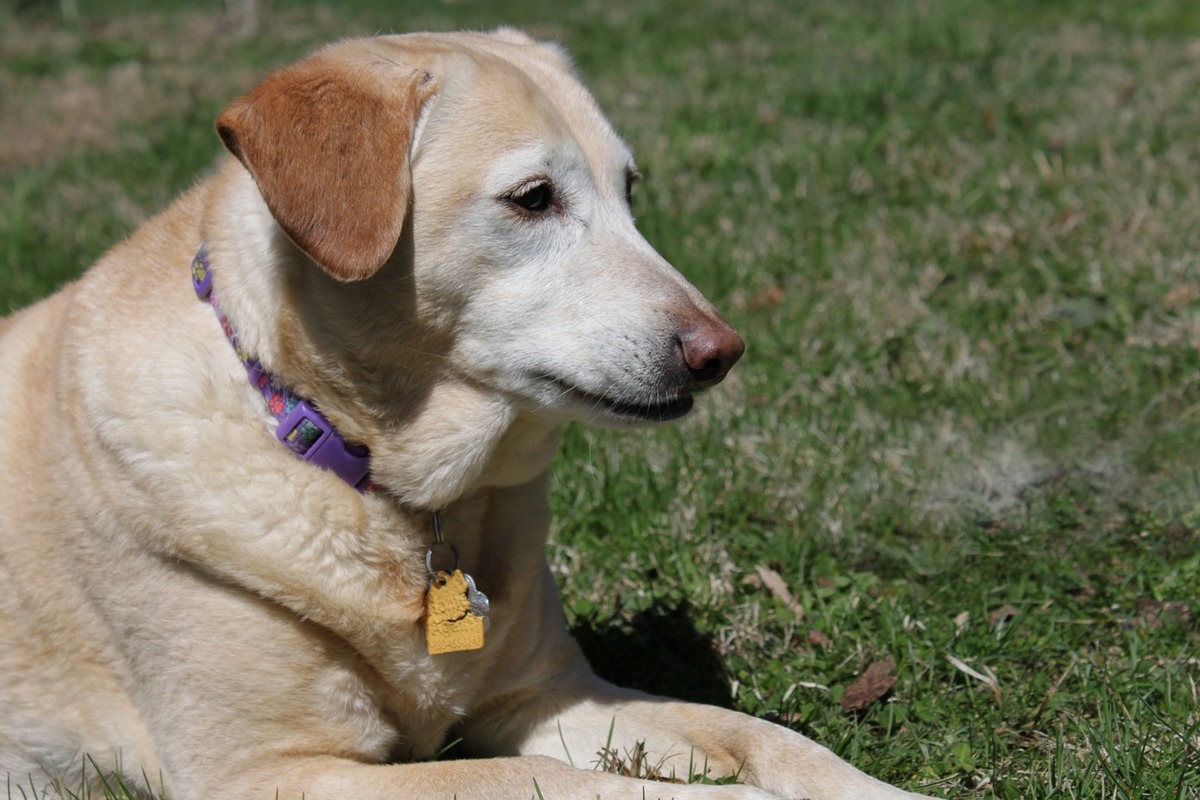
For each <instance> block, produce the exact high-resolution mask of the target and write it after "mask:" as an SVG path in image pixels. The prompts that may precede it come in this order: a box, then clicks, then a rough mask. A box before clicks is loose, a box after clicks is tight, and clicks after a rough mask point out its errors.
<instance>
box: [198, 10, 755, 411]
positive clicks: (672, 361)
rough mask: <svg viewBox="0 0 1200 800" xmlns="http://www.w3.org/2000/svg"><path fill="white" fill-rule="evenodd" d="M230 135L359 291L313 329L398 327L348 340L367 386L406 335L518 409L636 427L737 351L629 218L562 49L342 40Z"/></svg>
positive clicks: (712, 378) (234, 115)
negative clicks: (364, 346) (362, 348)
mask: <svg viewBox="0 0 1200 800" xmlns="http://www.w3.org/2000/svg"><path fill="white" fill-rule="evenodd" d="M218 130H219V132H220V135H221V137H222V139H223V140H224V142H225V144H226V146H227V147H228V148H229V150H230V151H231V152H233V153H234V155H236V156H237V157H238V159H239V160H240V161H241V162H242V164H243V165H244V166H245V167H246V169H247V170H248V171H249V172H250V174H251V175H252V176H253V177H254V180H255V182H256V183H257V185H258V188H259V192H260V193H261V195H262V198H263V200H264V201H265V203H266V206H267V207H268V208H269V209H270V213H271V215H272V216H273V217H274V219H275V221H276V222H277V223H278V225H279V227H280V228H281V229H282V230H283V231H284V232H285V233H286V234H287V236H288V238H289V239H290V240H291V242H293V243H294V244H295V246H296V247H298V248H299V249H300V250H301V251H303V253H305V254H307V257H308V258H309V259H311V261H312V262H315V263H316V264H317V265H319V267H320V270H323V272H324V273H325V275H326V276H328V277H329V278H332V279H335V280H328V279H326V280H325V283H326V284H328V288H327V289H325V290H324V291H326V292H327V293H329V294H337V293H338V292H339V291H342V289H340V288H339V285H340V286H345V285H347V284H351V285H357V286H358V288H357V289H352V290H346V295H347V297H353V298H354V299H353V302H347V303H345V304H339V303H338V302H336V301H333V300H330V299H328V298H326V300H324V301H323V302H322V303H321V304H319V305H320V309H321V311H320V313H321V314H324V315H326V316H329V315H333V316H338V315H339V314H340V315H341V316H343V317H351V318H349V319H341V320H340V321H335V322H332V323H328V321H326V322H313V323H312V324H310V326H309V327H310V328H311V327H313V326H318V327H319V326H321V325H325V327H326V329H327V330H329V331H333V332H334V334H331V335H327V336H325V338H326V339H330V338H335V339H336V338H339V336H341V337H342V338H346V337H349V338H353V339H355V340H357V341H359V342H361V341H362V340H363V338H364V335H363V333H362V331H361V330H358V331H357V332H354V333H351V332H352V331H355V328H356V326H361V325H363V324H370V325H371V326H373V327H378V326H379V325H380V324H381V323H382V324H383V325H385V326H390V327H392V328H393V329H394V331H403V334H395V335H394V336H393V334H392V333H388V332H384V331H371V332H369V334H368V337H367V338H370V339H372V341H373V342H374V344H371V345H369V347H368V349H372V350H373V351H379V352H382V351H383V350H388V351H389V352H390V355H386V356H384V355H380V356H378V357H376V356H367V355H364V354H362V353H356V354H354V358H353V360H354V361H356V362H357V363H359V364H364V365H365V368H366V370H367V371H368V372H370V371H376V373H375V375H374V377H373V379H374V380H376V381H377V382H386V381H382V380H381V378H380V375H379V374H378V370H389V369H403V368H404V366H403V365H404V364H405V363H406V362H405V358H404V356H403V355H402V353H403V351H404V350H405V348H413V349H422V350H426V351H428V350H430V349H433V350H436V351H437V352H436V361H435V362H433V363H435V364H436V367H434V368H435V369H436V371H438V372H439V373H440V374H441V375H442V376H443V377H446V376H449V377H453V378H457V379H460V380H462V381H466V382H469V383H471V384H472V385H473V386H476V387H482V388H484V389H486V390H488V391H492V392H495V393H497V394H500V395H503V396H505V397H506V398H508V399H510V400H511V401H512V402H514V403H515V404H516V405H517V406H518V407H520V408H522V409H523V410H526V411H532V412H534V413H535V414H537V415H540V416H543V417H550V418H553V419H571V418H576V419H588V420H591V421H598V422H603V423H609V424H630V423H636V422H642V421H657V420H665V419H671V418H674V417H678V416H681V415H683V414H685V413H687V411H688V410H689V409H690V408H691V406H692V398H693V395H694V394H695V393H696V392H698V391H700V390H703V389H705V388H707V387H709V386H712V385H713V384H715V383H717V382H719V381H720V380H721V379H722V378H723V377H724V376H725V374H726V373H727V372H728V370H729V368H730V367H731V366H732V365H733V363H734V362H735V361H737V359H738V358H739V357H740V356H741V354H742V350H743V343H742V340H741V338H740V337H739V336H738V335H737V333H735V332H734V330H733V329H732V328H731V327H730V326H729V325H728V324H727V323H726V322H725V321H724V320H722V319H721V317H720V316H719V315H718V314H717V313H716V312H715V311H714V309H713V308H712V306H711V305H710V304H709V303H708V302H707V301H706V300H705V299H704V298H703V297H702V296H701V295H700V293H699V292H698V291H696V289H694V288H693V287H692V286H691V285H690V284H689V283H688V282H687V281H686V280H685V279H684V278H683V277H682V276H680V275H679V273H677V272H676V271H675V270H674V269H673V268H672V267H671V266H670V265H669V264H667V262H666V261H665V260H663V259H662V257H660V256H659V255H658V254H657V253H656V252H655V251H654V250H653V248H651V247H650V245H649V244H647V243H646V241H645V239H643V238H642V236H641V235H640V234H639V233H638V232H637V230H636V228H635V227H634V222H633V217H632V213H631V210H630V204H629V193H630V190H631V187H632V185H633V183H634V182H635V180H636V179H637V177H638V173H637V169H636V167H635V166H634V162H633V158H632V156H631V154H630V152H629V149H628V148H627V147H626V145H625V144H624V143H623V142H622V141H621V139H620V138H619V137H618V136H617V135H616V134H615V133H614V131H613V130H612V128H611V126H610V125H609V123H608V122H607V120H606V119H605V118H604V116H603V114H602V113H601V112H600V110H599V109H598V107H597V106H596V103H595V101H594V100H593V99H592V98H591V96H590V95H589V94H588V92H587V91H586V90H585V89H584V88H583V86H582V85H581V84H580V82H579V81H578V79H577V78H576V76H575V74H574V70H573V69H572V67H571V65H570V64H569V62H568V61H567V59H566V57H565V56H564V55H563V54H562V52H561V51H560V50H558V49H557V48H556V47H554V46H551V45H546V44H540V43H536V42H534V41H532V40H530V39H528V38H527V37H525V36H523V35H522V34H518V33H515V32H512V31H507V30H504V31H498V32H496V33H494V34H487V35H485V34H449V35H426V34H421V35H410V36H396V37H380V38H377V39H369V40H355V41H350V42H343V43H340V44H337V45H334V46H332V47H330V48H327V49H325V50H322V51H318V52H317V53H315V54H314V55H312V56H310V57H309V58H307V59H305V60H304V61H301V62H299V63H298V64H296V65H293V66H291V67H288V68H285V69H283V70H280V71H279V72H276V73H274V74H272V75H271V76H269V77H268V78H267V79H266V80H265V81H263V83H262V84H261V85H259V86H258V87H257V88H256V89H255V90H254V91H253V92H251V93H250V94H249V95H247V96H246V97H245V98H243V99H241V100H239V101H238V102H236V103H234V104H233V105H232V106H231V107H230V108H229V109H228V110H227V111H226V112H225V113H224V114H223V115H222V116H221V118H220V119H219V121H218ZM308 269H310V270H315V268H313V267H311V265H310V266H309V267H308ZM318 272H319V271H318ZM364 287H370V288H369V289H365V288H364ZM364 306H365V307H364ZM389 317H391V319H390V320H389ZM367 321H369V322H367ZM391 322H394V325H390V323H391ZM339 331H340V332H341V333H338V332H339ZM379 342H386V343H387V346H386V348H381V347H380V346H379V345H378V343H379ZM345 346H348V345H343V347H345ZM426 355H428V353H426ZM372 361H374V362H377V363H371V362H372Z"/></svg>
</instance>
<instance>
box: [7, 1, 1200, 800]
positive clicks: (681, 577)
mask: <svg viewBox="0 0 1200 800" xmlns="http://www.w3.org/2000/svg"><path fill="white" fill-rule="evenodd" d="M79 5H80V6H81V11H82V13H83V15H84V17H83V19H82V20H81V21H80V22H79V23H75V24H64V23H63V22H62V21H61V20H59V19H57V17H56V16H55V15H54V14H53V13H52V12H53V10H54V8H56V6H55V5H53V4H45V5H44V6H43V7H41V8H43V10H42V11H41V12H40V13H37V12H38V9H37V8H35V9H34V11H32V12H24V13H22V14H20V15H17V14H15V13H13V12H11V11H4V10H0V46H2V47H3V54H4V55H3V59H2V60H0V311H4V310H7V309H11V308H15V307H19V306H21V305H24V304H26V303H28V302H31V301H32V300H34V299H36V298H37V297H39V296H42V295H44V294H46V293H48V292H49V291H51V290H52V289H53V288H54V287H55V286H57V285H58V284H60V283H61V282H63V281H65V280H68V279H69V278H70V277H72V276H73V275H75V274H77V273H78V271H79V270H80V269H81V268H82V267H83V266H84V265H86V264H88V263H90V262H91V261H92V260H93V259H94V258H95V257H96V256H98V255H99V254H100V253H101V252H102V251H103V250H104V249H105V248H106V247H107V246H109V245H110V244H111V243H112V242H113V241H114V240H115V239H117V238H119V237H120V236H121V235H123V234H124V233H126V232H127V231H129V230H130V229H131V228H132V227H134V226H135V225H136V224H137V223H138V222H140V221H141V220H143V219H144V218H145V217H146V216H147V215H148V214H150V213H152V212H153V211H155V210H156V209H158V208H161V207H162V206H163V205H164V204H165V203H166V202H168V200H169V198H171V197H172V196H173V195H174V194H175V193H177V192H178V191H180V190H181V189H183V188H184V187H186V186H187V185H189V184H190V183H191V182H192V181H193V180H194V178H195V176H196V175H197V174H199V173H202V172H203V171H204V169H205V168H206V167H207V165H209V164H210V163H211V162H212V160H213V159H214V157H215V156H216V154H217V148H218V144H217V142H216V139H215V137H214V136H213V134H212V128H211V120H212V119H213V118H214V117H215V115H216V113H217V112H218V110H219V109H220V107H221V106H222V104H223V103H225V102H227V101H228V100H229V99H231V98H232V97H234V96H236V94H237V93H238V92H239V91H242V90H244V89H246V88H247V87H248V86H249V85H251V83H252V82H253V80H254V76H255V75H257V74H260V73H261V71H262V70H263V69H265V68H267V67H268V66H270V65H274V64H279V63H283V62H284V61H286V60H288V59H290V58H292V57H294V56H297V55H299V54H300V53H302V52H303V51H304V50H306V49H307V48H309V47H310V46H312V45H313V44H315V43H317V42H320V41H324V40H327V39H329V38H332V37H335V36H340V35H345V34H348V33H369V32H373V31H376V30H390V29H397V30H402V29H416V28H456V27H489V26H492V25H495V24H498V23H501V22H509V23H514V24H518V25H522V26H524V27H527V28H529V29H531V30H532V31H534V32H535V33H537V34H540V35H543V36H549V37H554V38H558V39H560V40H561V41H563V42H564V44H566V45H567V46H568V47H569V48H570V49H571V50H572V52H573V53H574V54H575V56H576V59H577V61H578V63H579V65H580V68H581V70H582V72H583V73H584V75H585V76H586V77H587V79H588V80H589V82H590V83H591V84H592V86H593V88H594V89H595V91H596V94H597V95H598V97H599V98H600V99H601V102H602V104H603V105H604V106H605V107H606V108H607V109H608V110H609V112H610V113H611V115H612V116H613V118H614V120H615V121H616V123H617V125H618V127H619V128H620V129H621V130H622V131H623V132H624V133H625V134H626V136H627V137H628V138H629V140H630V141H631V143H632V144H633V146H634V149H635V152H637V153H638V156H639V165H640V167H641V169H642V171H643V172H644V173H645V174H646V176H647V180H646V181H645V183H644V185H643V186H641V187H639V190H638V193H637V196H636V199H635V207H636V211H637V213H638V216H639V223H640V225H641V227H642V229H643V231H644V232H645V233H646V234H647V236H648V238H649V239H650V240H651V241H652V242H653V243H654V244H655V245H656V246H657V247H659V249H660V250H661V251H662V252H663V253H664V255H666V256H667V257H668V258H670V259H671V260H672V261H674V263H676V264H677V265H678V266H679V267H680V268H681V269H682V270H683V271H684V272H685V273H687V274H688V275H689V276H690V277H691V278H692V279H693V281H694V282H695V283H696V284H697V285H698V286H700V287H701V288H702V289H703V290H704V291H705V292H706V293H707V294H708V295H709V296H710V297H711V298H712V299H713V300H714V301H715V302H716V303H717V304H718V305H719V306H720V307H721V308H722V309H723V310H724V311H725V312H726V313H727V316H728V317H729V318H730V320H731V321H732V322H734V323H735V324H736V325H737V326H738V327H739V329H740V330H741V331H742V332H743V334H744V335H745V337H746V339H747V341H748V342H749V351H748V354H747V356H746V357H745V359H744V361H743V363H742V364H740V365H739V366H738V367H737V369H736V370H735V372H734V374H733V375H732V376H731V378H730V379H729V381H728V382H727V384H726V385H725V386H723V387H722V388H720V389H719V390H717V391H715V392H714V393H713V396H712V397H711V398H709V399H708V400H707V401H706V402H705V403H704V404H703V408H702V409H701V410H700V411H699V413H698V414H697V415H695V418H694V419H692V420H690V421H688V422H686V423H685V424H682V425H679V426H675V427H671V428H667V429H663V430H658V431H653V432H646V433H634V434H629V433H612V432H606V431H596V430H591V429H585V428H574V429H572V430H571V431H570V432H569V435H568V436H567V440H566V442H565V445H564V448H563V449H564V452H563V456H562V458H560V460H559V461H558V462H557V464H556V466H555V468H554V476H553V477H554V480H553V497H552V502H553V505H554V510H555V512H556V518H557V527H556V530H555V536H554V541H553V544H552V548H551V552H550V557H551V562H552V565H553V567H554V569H555V571H556V574H557V575H558V576H559V578H560V580H561V583H562V585H563V589H564V594H565V598H566V602H567V608H568V616H569V621H570V623H571V624H572V626H573V628H574V629H575V631H576V634H577V636H578V637H579V638H580V639H581V641H582V642H583V643H584V645H585V648H586V649H587V650H588V651H589V653H590V654H591V655H592V657H593V660H594V661H595V663H596V666H597V668H598V670H599V671H600V672H601V673H603V674H606V675H608V676H610V677H613V678H614V679H619V680H621V681H622V682H624V683H627V684H632V685H637V686H641V687H644V688H648V689H650V690H658V691H666V692H669V693H672V694H676V695H683V696H686V697H689V698H692V699H699V700H704V701H707V702H716V703H721V704H725V705H729V706H731V707H736V708H739V709H742V710H745V711H748V712H750V713H754V714H760V715H771V716H773V717H775V718H777V719H779V720H780V721H781V722H783V723H785V724H788V725H791V726H792V727H794V728H796V729H797V730H800V731H802V732H804V733H805V734H807V735H811V736H813V737H815V738H817V739H819V740H820V741H822V742H825V743H827V744H829V745H830V746H832V747H833V748H834V749H835V750H836V751H837V752H839V753H840V754H842V755H844V756H845V757H847V758H850V759H851V760H852V761H854V762H855V763H856V764H858V765H859V766H861V767H862V768H864V769H866V770H867V771H869V772H871V773H873V774H876V775H878V776H879V777H881V778H885V779H888V780H891V781H894V782H898V783H902V784H904V785H906V786H909V787H912V788H919V789H922V790H923V791H927V792H930V793H933V794H938V795H944V796H969V797H997V798H1046V799H1047V800H1049V799H1050V798H1053V799H1054V800H1058V799H1060V798H1063V799H1065V798H1193V799H1194V798H1200V689H1198V688H1197V684H1198V682H1200V655H1198V654H1200V630H1198V624H1197V619H1198V618H1200V466H1198V464H1200V461H1198V459H1197V456H1196V454H1197V453H1198V452H1200V144H1197V142H1198V140H1197V138H1196V135H1195V129H1196V121H1197V119H1200V10H1198V7H1197V6H1196V4H1194V3H1189V2H1183V1H1182V0H1179V1H1178V2H1168V1H1167V0H1147V2H1141V3H1136V4H1135V3H1123V4H1094V3H1089V2H1085V0H1066V1H1065V2H1059V3H1045V2H1034V0H1000V1H999V2H984V1H983V0H964V2H950V1H949V0H928V2H922V3H895V4H879V3H871V2H868V1H867V0H836V1H835V0H814V1H813V2H809V3H805V4H803V6H800V5H799V4H794V3H789V2H786V0H750V2H746V0H741V1H740V2H736V3H735V2H732V0H729V1H726V0H714V1H713V2H708V3H704V4H698V3H694V2H684V1H683V0H665V1H664V2H660V3H653V4H651V3H637V2H633V1H632V0H629V1H626V0H606V2H598V1H597V2H590V1H589V2H583V3H579V4H575V5H573V6H571V7H565V6H563V7H558V6H556V7H554V8H553V9H551V7H550V4H544V3H539V2H534V0H519V1H516V2H511V3H507V4H504V6H503V8H501V7H499V6H498V5H495V4H491V3H486V2H483V0H462V2H456V3H453V4H434V3H410V4H407V6H406V8H405V9H404V10H403V13H402V14H396V13H394V12H392V11H389V10H387V9H388V8H390V6H387V4H382V3H373V2H370V0H357V1H356V2H353V3H342V4H338V8H339V9H342V10H340V11H339V12H338V13H337V14H334V13H333V12H332V11H331V10H330V8H331V6H324V5H322V4H319V3H309V4H297V5H292V4H289V5H288V6H287V8H282V7H280V8H277V9H276V10H275V11H274V12H273V14H272V16H271V19H270V21H269V23H268V25H267V27H266V29H265V30H264V31H263V33H262V34H261V36H259V37H257V38H255V39H253V40H249V41H246V40H234V39H231V38H228V37H223V36H220V35H217V34H216V33H215V31H216V30H217V22H218V14H219V9H218V8H217V7H216V4H212V7H211V8H205V7H203V6H200V7H198V8H197V9H196V10H190V11H186V12H184V11H170V12H168V11H165V10H158V11H153V12H151V13H144V8H145V4H142V5H140V6H137V7H136V8H138V9H141V10H142V11H143V13H137V14H134V13H133V10H134V8H135V7H134V5H133V4H130V3H125V4H120V3H117V2H105V3H99V2H98V3H88V2H81V3H80V4H79ZM385 6H386V7H385ZM345 9H349V10H348V11H346V10H345ZM760 567H763V568H767V569H769V570H770V571H773V572H774V574H776V575H778V576H779V577H780V578H781V579H782V581H783V583H784V584H785V586H786V589H787V592H788V594H789V595H790V599H789V597H787V596H785V595H784V594H783V593H782V592H780V591H779V589H778V586H776V588H775V589H774V590H773V589H772V588H771V587H772V584H770V583H768V582H764V580H763V579H762V575H763V574H770V573H769V572H767V573H764V572H763V571H762V570H760ZM887 656H891V657H893V658H894V660H895V664H896V667H895V678H896V679H897V680H896V684H895V686H894V687H893V688H892V690H891V691H890V692H889V693H888V694H887V695H886V696H885V697H883V698H882V699H880V700H878V701H876V702H872V703H869V704H868V705H867V706H866V707H865V708H863V709H861V710H858V711H854V712H846V711H844V710H843V707H842V705H841V703H840V700H841V699H842V697H843V696H844V694H845V692H846V690H847V689H848V688H849V687H850V686H851V684H853V683H854V681H855V680H856V679H857V678H858V676H860V675H861V674H862V673H863V672H864V671H865V669H866V667H867V666H868V665H869V664H871V663H873V662H876V661H881V660H883V659H885V658H886V657H887ZM605 757H610V760H614V761H615V764H616V765H615V766H614V765H612V764H610V767H612V768H615V769H623V768H628V767H629V764H625V765H624V766H621V762H622V758H623V756H621V754H615V755H614V754H613V753H611V752H610V753H608V754H607V756H605ZM601 758H602V754H598V755H597V760H601ZM627 760H632V761H636V759H632V758H631V759H627ZM633 766H634V767H635V768H636V767H637V765H636V764H634V765H633Z"/></svg>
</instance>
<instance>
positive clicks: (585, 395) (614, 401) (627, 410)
mask: <svg viewBox="0 0 1200 800" xmlns="http://www.w3.org/2000/svg"><path fill="white" fill-rule="evenodd" d="M538 377H540V378H541V379H542V380H545V381H549V382H550V383H552V384H554V386H555V387H556V388H557V389H558V390H559V391H560V392H561V393H562V394H563V395H566V396H568V397H570V398H571V399H572V400H574V401H575V402H576V403H580V404H582V405H585V406H587V407H588V408H590V409H591V410H592V411H599V412H602V413H603V414H604V416H608V417H616V418H618V419H624V420H629V421H637V422H667V421H669V420H673V419H679V418H680V417H682V416H684V415H685V414H687V413H688V412H689V411H691V410H692V406H693V405H694V404H695V402H696V401H695V398H694V397H693V396H692V394H691V393H690V392H687V391H680V392H679V393H677V394H675V395H673V396H671V397H667V398H662V397H655V398H653V399H648V400H641V399H638V398H631V397H629V396H628V395H624V396H622V395H619V394H598V393H595V392H589V391H587V390H586V389H582V388H580V387H578V386H576V385H575V384H573V383H571V382H569V381H566V380H563V379H562V378H557V377H554V376H553V375H539V376H538Z"/></svg>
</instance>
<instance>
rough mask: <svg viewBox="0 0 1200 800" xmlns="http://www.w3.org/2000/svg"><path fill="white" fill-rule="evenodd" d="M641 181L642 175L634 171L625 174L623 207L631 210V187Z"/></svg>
mask: <svg viewBox="0 0 1200 800" xmlns="http://www.w3.org/2000/svg"><path fill="white" fill-rule="evenodd" d="M641 179H642V174H641V173H640V172H638V171H637V170H636V169H631V170H629V171H628V172H626V173H625V205H627V206H629V207H630V208H633V187H634V184H636V183H637V182H638V181H640V180H641Z"/></svg>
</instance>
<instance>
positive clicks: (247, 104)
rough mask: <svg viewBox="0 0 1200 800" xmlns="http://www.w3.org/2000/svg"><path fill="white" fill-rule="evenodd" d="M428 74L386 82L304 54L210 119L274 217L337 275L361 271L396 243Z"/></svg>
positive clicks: (377, 263) (375, 265) (349, 276)
mask: <svg viewBox="0 0 1200 800" xmlns="http://www.w3.org/2000/svg"><path fill="white" fill-rule="evenodd" d="M432 94H433V85H432V81H431V79H430V76H429V75H428V74H427V73H425V72H420V71H418V72H413V73H412V74H410V75H409V76H407V78H405V79H402V80H401V81H400V83H399V85H394V84H393V85H389V84H388V83H386V82H385V81H384V80H383V78H382V77H381V76H378V75H374V74H372V73H371V70H370V69H369V68H368V69H359V70H357V71H356V72H354V73H351V72H350V71H349V70H347V69H346V68H345V67H344V66H342V67H340V68H339V66H338V65H335V64H332V63H329V62H326V61H323V60H320V59H309V60H307V61H302V62H300V63H299V64H295V65H293V66H291V67H287V68H284V69H282V70H280V71H278V72H275V73H273V74H271V75H270V76H268V77H267V78H266V80H264V81H263V82H262V83H261V84H259V86H258V87H257V88H255V89H254V91H252V92H251V93H250V94H248V95H246V96H245V97H243V98H242V99H240V100H238V101H236V102H234V103H233V104H232V105H231V106H229V108H227V109H226V110H225V113H223V114H222V115H221V116H220V118H219V119H218V120H217V132H218V133H219V134H220V135H221V139H222V140H223V141H224V142H225V146H226V147H228V148H229V151H230V152H231V153H233V154H234V155H235V156H237V157H238V159H239V160H240V161H241V162H242V164H244V165H245V167H246V169H247V170H249V172H250V174H251V175H252V176H253V177H254V180H255V182H256V183H257V184H258V189H259V191H260V192H261V193H262V196H263V199H264V200H265V201H266V203H267V207H268V208H269V209H270V210H271V214H272V215H273V216H274V217H275V221H276V222H278V223H279V225H280V227H282V228H283V230H284V231H285V232H286V233H287V235H288V236H290V237H291V239H292V241H294V242H295V243H296V244H297V245H299V246H300V247H301V248H302V249H303V250H304V251H305V252H306V253H308V254H309V256H311V257H312V258H313V259H314V260H315V261H316V262H317V263H318V264H320V265H321V266H322V267H323V268H324V269H325V271H326V272H328V273H329V274H330V275H332V276H333V277H335V278H338V279H339V280H344V281H356V280H363V279H365V278H369V277H371V276H372V275H374V274H375V272H376V271H377V270H378V269H379V268H380V267H381V266H382V265H383V263H384V262H385V261H386V260H387V259H388V257H389V256H390V255H391V254H392V250H393V249H395V247H396V242H397V241H398V240H399V238H400V232H401V230H402V229H403V227H404V217H405V214H406V213H407V211H408V206H409V201H410V199H411V191H412V165H411V155H412V140H413V134H414V131H415V130H416V126H417V120H418V118H419V117H420V114H421V108H422V106H423V105H424V103H425V101H426V100H427V99H428V98H429V97H430V96H431V95H432Z"/></svg>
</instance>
